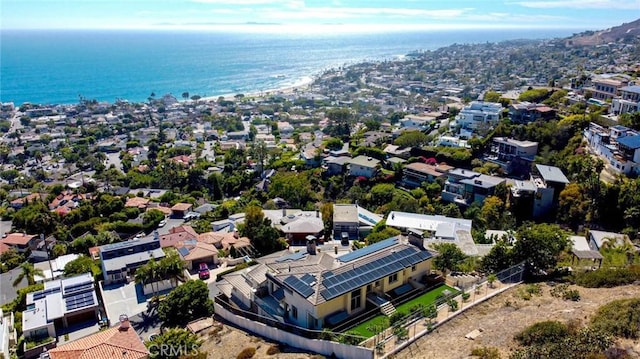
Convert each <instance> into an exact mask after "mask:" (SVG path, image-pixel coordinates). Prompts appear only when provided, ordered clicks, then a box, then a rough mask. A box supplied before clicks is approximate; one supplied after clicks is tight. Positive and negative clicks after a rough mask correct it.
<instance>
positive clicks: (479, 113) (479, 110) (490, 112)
mask: <svg viewBox="0 0 640 359" xmlns="http://www.w3.org/2000/svg"><path fill="white" fill-rule="evenodd" d="M501 113H502V105H500V104H499V103H492V102H483V101H473V102H471V103H470V104H469V106H466V107H464V108H463V109H462V110H460V113H459V114H458V115H457V116H456V123H457V124H458V125H459V126H460V127H462V128H463V129H468V130H476V129H478V127H480V126H481V125H483V124H485V125H492V124H495V123H498V121H499V120H500V114H501Z"/></svg>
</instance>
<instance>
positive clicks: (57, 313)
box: [22, 273, 98, 339]
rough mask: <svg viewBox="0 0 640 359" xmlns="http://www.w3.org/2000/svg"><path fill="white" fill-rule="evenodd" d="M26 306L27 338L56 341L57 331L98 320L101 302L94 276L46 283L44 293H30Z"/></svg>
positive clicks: (23, 319)
mask: <svg viewBox="0 0 640 359" xmlns="http://www.w3.org/2000/svg"><path fill="white" fill-rule="evenodd" d="M26 303H27V310H25V311H24V312H22V331H23V334H24V336H25V338H36V339H37V338H42V337H52V338H55V337H56V327H57V328H67V327H68V326H70V325H73V324H77V323H84V322H88V321H97V319H98V298H97V296H96V290H95V286H94V281H93V275H92V274H91V273H85V274H81V275H78V276H75V277H69V278H63V279H55V280H52V281H49V282H45V283H44V289H43V290H40V291H37V292H32V293H27V297H26Z"/></svg>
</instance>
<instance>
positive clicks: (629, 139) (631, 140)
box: [618, 135, 640, 150]
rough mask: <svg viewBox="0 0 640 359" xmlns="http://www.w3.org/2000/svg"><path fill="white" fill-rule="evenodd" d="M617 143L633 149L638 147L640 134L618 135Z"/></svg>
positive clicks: (639, 146) (639, 145)
mask: <svg viewBox="0 0 640 359" xmlns="http://www.w3.org/2000/svg"><path fill="white" fill-rule="evenodd" d="M618 143H619V144H621V145H623V146H625V147H629V148H631V149H634V150H635V149H637V148H640V135H638V136H625V137H618Z"/></svg>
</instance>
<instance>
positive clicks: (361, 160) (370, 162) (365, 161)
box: [349, 156, 380, 168]
mask: <svg viewBox="0 0 640 359" xmlns="http://www.w3.org/2000/svg"><path fill="white" fill-rule="evenodd" d="M349 163H351V164H355V165H359V166H362V167H371V168H373V167H376V166H377V165H378V164H380V160H377V159H375V158H373V157H367V156H358V157H356V158H352V159H351V161H349Z"/></svg>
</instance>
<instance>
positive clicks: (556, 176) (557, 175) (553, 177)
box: [536, 165, 569, 183]
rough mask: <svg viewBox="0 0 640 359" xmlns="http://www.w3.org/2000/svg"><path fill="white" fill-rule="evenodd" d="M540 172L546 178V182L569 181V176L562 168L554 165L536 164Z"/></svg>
mask: <svg viewBox="0 0 640 359" xmlns="http://www.w3.org/2000/svg"><path fill="white" fill-rule="evenodd" d="M536 168H537V169H538V173H540V176H542V178H543V179H544V180H545V182H557V183H569V180H568V179H567V177H566V176H565V175H564V173H562V170H561V169H559V168H558V167H554V166H546V165H536Z"/></svg>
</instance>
